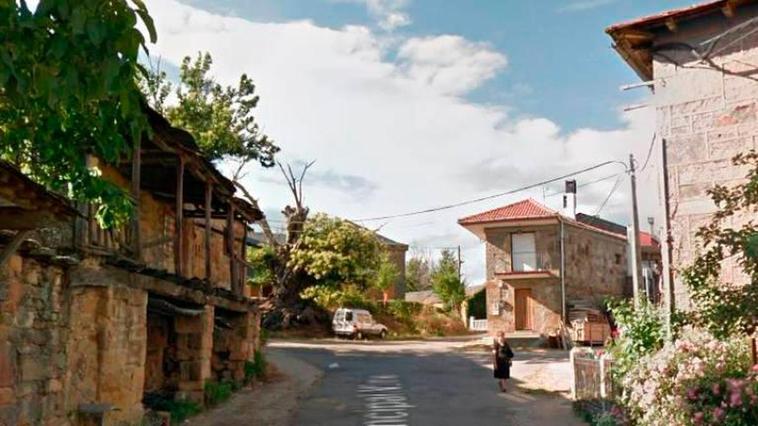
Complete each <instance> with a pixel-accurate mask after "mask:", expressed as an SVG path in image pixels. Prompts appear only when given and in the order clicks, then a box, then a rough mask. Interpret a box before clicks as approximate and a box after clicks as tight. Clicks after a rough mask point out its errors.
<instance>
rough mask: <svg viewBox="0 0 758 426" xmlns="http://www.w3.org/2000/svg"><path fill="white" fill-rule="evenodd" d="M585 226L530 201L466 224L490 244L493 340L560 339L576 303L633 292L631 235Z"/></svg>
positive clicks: (489, 297)
mask: <svg viewBox="0 0 758 426" xmlns="http://www.w3.org/2000/svg"><path fill="white" fill-rule="evenodd" d="M588 218H590V219H591V218H593V217H591V216H588ZM581 219H582V217H581V216H579V217H577V216H576V215H574V214H573V212H569V213H567V214H561V213H559V212H557V211H555V210H552V209H550V208H548V207H546V206H544V205H542V204H540V203H539V202H537V201H535V200H533V199H526V200H522V201H519V202H516V203H513V204H508V205H506V206H503V207H500V208H496V209H493V210H489V211H485V212H482V213H478V214H475V215H472V216H467V217H464V218H461V219H460V220H458V223H459V224H460V225H461V226H463V227H464V228H466V229H467V230H469V231H470V232H472V233H473V234H474V235H476V236H477V237H479V238H480V239H481V240H482V241H484V242H485V245H486V269H487V273H486V280H487V281H486V292H487V293H486V295H487V320H488V321H487V322H488V329H489V332H490V333H491V334H494V333H495V332H497V331H500V330H504V331H506V332H514V331H527V332H534V333H539V334H540V335H542V336H547V335H554V334H556V333H557V332H558V331H559V330H560V328H561V325H562V321H565V318H567V315H568V310H569V309H571V307H572V306H573V304H574V303H577V302H582V303H584V304H586V303H591V304H594V305H596V306H598V307H599V306H600V304H601V303H602V301H603V299H605V298H607V297H621V296H624V295H625V294H626V293H628V286H627V282H628V280H627V275H628V273H627V271H628V265H627V238H626V232H625V230H624V232H623V233H619V232H617V231H612V230H607V229H604V228H603V227H600V226H594V225H593V224H591V223H586V222H591V221H590V220H586V221H582V220H581ZM617 226H618V225H617ZM622 228H623V227H622Z"/></svg>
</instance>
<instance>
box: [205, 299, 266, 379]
mask: <svg viewBox="0 0 758 426" xmlns="http://www.w3.org/2000/svg"><path fill="white" fill-rule="evenodd" d="M259 324H260V316H259V315H258V314H256V313H252V312H250V313H245V314H239V313H236V314H235V313H227V314H225V315H222V316H217V326H216V327H215V330H214V332H213V357H212V360H211V369H212V373H213V374H212V377H213V379H214V380H216V381H218V382H230V381H233V382H236V383H242V382H243V381H244V380H245V362H246V361H251V360H252V359H253V355H254V354H255V351H256V350H257V347H256V342H257V340H258V333H259V332H260V328H259V327H260V326H259ZM230 326H231V328H230Z"/></svg>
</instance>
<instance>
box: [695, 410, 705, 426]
mask: <svg viewBox="0 0 758 426" xmlns="http://www.w3.org/2000/svg"><path fill="white" fill-rule="evenodd" d="M704 418H705V413H703V412H702V411H698V412H697V413H695V416H694V417H693V420H695V424H696V425H699V424H702V423H703V419H704Z"/></svg>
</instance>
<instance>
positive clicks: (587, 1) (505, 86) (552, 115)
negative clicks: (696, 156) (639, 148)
mask: <svg viewBox="0 0 758 426" xmlns="http://www.w3.org/2000/svg"><path fill="white" fill-rule="evenodd" d="M185 3H187V4H192V5H195V6H197V7H200V8H203V9H207V10H210V11H214V12H218V13H221V14H225V15H233V16H239V17H243V18H248V19H252V20H257V21H274V22H286V21H290V20H300V19H305V20H311V21H313V22H314V23H316V24H318V25H323V26H328V27H333V28H339V27H342V26H344V25H347V24H351V25H356V24H357V25H366V26H369V27H372V26H374V27H375V24H374V21H373V19H372V17H371V16H370V14H369V13H368V12H367V10H366V7H364V5H363V4H361V2H359V1H349V0H341V1H340V0H213V1H208V0H188V1H186V2H185ZM692 3H693V0H669V1H661V0H657V1H656V0H633V1H632V0H576V1H572V0H539V1H520V0H473V1H440V0H410V1H408V2H407V3H406V7H404V10H405V11H406V13H407V14H408V15H409V16H411V18H412V23H411V24H409V25H407V26H403V27H401V28H398V29H397V30H395V33H396V34H398V35H402V36H428V35H434V34H448V33H454V34H460V35H462V36H464V37H466V38H467V39H470V40H476V41H483V42H487V43H490V44H491V45H492V46H493V47H494V48H495V49H496V50H498V51H501V52H504V53H505V54H506V55H507V57H508V63H509V66H508V68H507V69H506V70H505V71H504V72H502V73H500V74H499V75H497V76H496V77H495V78H494V79H492V80H490V81H489V82H487V83H486V84H484V85H482V86H481V87H479V88H478V89H476V90H475V91H473V92H472V93H470V94H469V95H468V96H469V97H470V98H471V99H473V100H476V101H480V102H487V103H495V104H500V103H507V104H508V105H509V106H511V107H513V108H515V110H514V111H513V113H515V114H520V115H526V116H542V117H546V118H549V119H552V120H555V121H556V122H557V123H560V124H561V127H562V129H563V130H564V131H571V130H574V129H576V128H579V127H593V128H598V129H609V128H613V127H615V126H618V125H619V119H618V114H617V113H616V109H617V108H619V107H620V106H621V105H623V104H625V103H627V104H631V103H635V102H636V101H637V100H638V98H639V96H641V92H640V91H631V92H626V93H621V92H619V90H618V87H619V85H621V84H626V83H630V82H635V81H637V76H636V75H635V74H634V73H633V72H632V71H631V69H629V67H627V66H626V64H625V63H624V62H623V61H622V60H621V59H620V58H619V57H618V55H616V54H615V52H614V51H613V50H612V49H611V43H610V39H609V38H608V36H607V35H606V34H605V33H604V31H603V30H604V29H605V28H606V27H607V26H608V25H610V24H613V23H616V22H620V21H624V20H628V19H631V18H634V17H638V16H644V15H648V14H652V13H657V12H660V11H663V10H668V9H671V8H676V7H682V6H687V5H690V4H692Z"/></svg>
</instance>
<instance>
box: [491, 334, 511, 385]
mask: <svg viewBox="0 0 758 426" xmlns="http://www.w3.org/2000/svg"><path fill="white" fill-rule="evenodd" d="M492 353H493V355H494V358H495V378H496V379H498V385H499V386H500V391H501V392H505V391H506V388H505V382H506V380H507V379H510V378H511V359H512V358H513V351H512V350H511V346H510V345H509V344H508V342H507V341H506V340H505V333H503V332H502V331H498V332H497V337H496V338H495V344H494V345H493V350H492Z"/></svg>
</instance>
